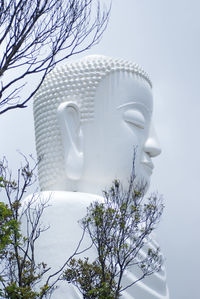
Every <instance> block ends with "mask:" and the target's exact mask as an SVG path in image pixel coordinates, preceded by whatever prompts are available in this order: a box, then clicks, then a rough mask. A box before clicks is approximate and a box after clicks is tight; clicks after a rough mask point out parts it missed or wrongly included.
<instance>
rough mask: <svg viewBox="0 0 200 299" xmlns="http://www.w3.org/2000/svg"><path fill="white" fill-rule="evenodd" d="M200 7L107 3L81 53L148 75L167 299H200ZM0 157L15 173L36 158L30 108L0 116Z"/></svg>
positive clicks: (182, 2)
mask: <svg viewBox="0 0 200 299" xmlns="http://www.w3.org/2000/svg"><path fill="white" fill-rule="evenodd" d="M199 12H200V2H199V0H190V1H189V0H165V1H164V0H113V8H112V15H111V20H110V23H109V26H108V28H107V31H106V32H105V34H104V37H103V40H102V41H101V42H100V44H99V45H97V46H96V47H95V48H93V49H91V50H90V51H88V52H87V54H103V55H109V56H114V57H119V58H125V59H129V60H132V61H134V62H136V63H138V64H140V65H141V66H143V68H144V69H145V70H146V71H147V72H148V73H149V74H150V77H151V79H152V82H153V92H154V100H155V102H154V103H155V108H154V122H155V125H156V129H157V133H158V136H159V139H160V143H161V146H162V150H163V152H162V155H160V157H158V158H157V159H156V160H155V171H154V174H153V177H152V185H151V190H152V191H153V190H158V191H159V192H160V193H162V194H163V195H164V198H165V205H166V208H165V213H164V217H163V220H162V222H161V225H160V229H159V239H160V243H161V246H162V250H163V252H164V254H165V257H166V265H167V273H168V285H169V290H170V294H171V299H199V298H200V297H199V296H200V295H199V294H200V275H199V267H200V262H199V260H200V236H199V221H200V216H199V214H200V212H199V211H200V202H199V200H200V199H199V193H200V192H199V168H200V142H199V127H200V121H199V112H200V99H199V94H200V74H199V72H200V41H199V40H200V17H199ZM0 128H1V147H0V155H1V156H2V155H3V154H6V155H7V157H8V159H9V160H10V163H11V166H12V167H17V161H18V154H17V153H16V150H21V151H22V152H23V153H25V154H29V153H33V154H34V153H35V145H34V130H33V117H32V107H31V105H30V107H29V108H28V109H25V110H23V111H18V112H17V111H13V112H8V113H7V114H5V115H3V116H1V118H0Z"/></svg>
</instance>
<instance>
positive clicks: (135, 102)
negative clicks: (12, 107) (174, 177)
mask: <svg viewBox="0 0 200 299" xmlns="http://www.w3.org/2000/svg"><path fill="white" fill-rule="evenodd" d="M152 109H153V98H152V91H151V81H150V79H149V77H148V76H147V74H146V73H145V72H144V71H143V70H142V69H141V68H139V67H138V66H137V65H135V64H133V63H131V62H128V61H124V60H119V59H113V58H109V57H104V56H95V55H94V56H88V57H85V58H83V59H80V60H78V61H72V62H69V63H68V64H66V65H63V66H61V67H57V68H55V69H54V70H53V71H52V72H51V73H50V74H49V75H48V76H47V78H46V80H45V81H44V83H43V85H42V86H41V88H40V89H39V91H38V93H37V95H36V97H35V99H34V119H35V135H36V149H37V154H38V156H39V157H41V161H40V163H39V169H38V171H39V180H40V187H41V190H65V191H80V192H88V193H100V192H101V191H102V190H104V189H105V188H106V187H107V186H110V184H111V183H112V181H113V180H114V179H115V178H117V179H120V180H121V181H122V182H124V183H126V182H127V181H128V179H129V176H130V173H131V169H132V162H133V153H134V149H136V158H135V172H136V175H137V177H138V178H139V179H142V180H144V181H145V182H146V183H149V179H150V176H151V174H152V170H153V162H152V158H154V157H156V156H157V155H158V154H160V151H161V150H160V147H159V145H158V142H157V138H156V135H155V131H154V128H153V123H152Z"/></svg>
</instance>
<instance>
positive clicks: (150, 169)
mask: <svg viewBox="0 0 200 299" xmlns="http://www.w3.org/2000/svg"><path fill="white" fill-rule="evenodd" d="M141 164H143V165H144V166H145V169H146V170H147V172H148V174H149V175H151V174H152V172H153V169H154V165H153V163H152V161H151V160H147V159H145V160H143V161H142V162H141Z"/></svg>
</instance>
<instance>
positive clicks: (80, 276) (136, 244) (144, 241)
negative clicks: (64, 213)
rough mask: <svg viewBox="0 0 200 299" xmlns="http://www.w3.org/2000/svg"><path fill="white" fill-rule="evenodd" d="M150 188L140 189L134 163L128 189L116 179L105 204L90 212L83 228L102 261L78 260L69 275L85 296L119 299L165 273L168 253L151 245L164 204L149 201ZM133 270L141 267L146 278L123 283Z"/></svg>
mask: <svg viewBox="0 0 200 299" xmlns="http://www.w3.org/2000/svg"><path fill="white" fill-rule="evenodd" d="M145 189H146V188H145V186H144V185H141V186H140V187H138V186H135V174H134V163H133V172H132V175H131V178H130V182H129V187H128V190H123V186H122V185H121V184H120V182H119V181H118V180H115V181H114V183H113V185H112V187H111V188H110V190H108V191H106V192H104V202H99V201H96V202H94V203H92V204H91V205H90V207H89V208H88V211H87V215H86V217H85V218H84V219H83V220H82V221H81V225H82V227H83V229H84V230H86V231H87V232H88V234H89V236H90V238H91V240H92V242H93V245H94V247H95V248H96V252H97V258H96V260H95V261H94V262H92V263H89V260H88V259H86V260H81V259H79V260H76V259H73V260H71V262H70V263H69V269H67V270H66V271H65V272H64V279H66V280H67V281H68V282H69V283H72V284H74V285H75V286H77V287H78V288H79V290H80V291H81V293H82V294H83V298H88V299H89V298H102V299H103V298H110V299H117V298H119V297H120V295H121V293H122V292H123V291H124V290H126V289H127V288H129V287H131V286H132V285H133V284H135V283H137V282H138V281H140V280H142V279H143V278H145V277H146V276H149V275H151V274H153V273H155V272H157V271H159V270H160V268H161V265H162V255H161V253H160V249H159V248H155V247H154V246H151V242H150V240H151V237H150V235H151V233H152V231H153V230H154V229H155V227H156V225H157V224H158V222H159V219H160V216H161V214H162V211H163V204H162V199H161V197H160V196H158V195H157V194H152V195H150V196H149V198H148V199H147V200H145V198H144V193H145ZM130 267H131V268H132V269H134V268H135V269H136V268H137V269H140V276H139V277H138V278H137V279H136V280H135V281H133V282H131V283H129V284H128V285H124V284H123V285H122V278H123V275H124V273H125V271H126V270H128V269H129V268H130ZM87 282H88V284H87ZM102 292H103V295H102V296H101V295H100V294H101V293H102Z"/></svg>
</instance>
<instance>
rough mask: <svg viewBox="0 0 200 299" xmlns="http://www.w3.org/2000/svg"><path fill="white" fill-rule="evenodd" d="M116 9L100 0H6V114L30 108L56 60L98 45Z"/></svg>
mask: <svg viewBox="0 0 200 299" xmlns="http://www.w3.org/2000/svg"><path fill="white" fill-rule="evenodd" d="M110 9H111V6H110V7H109V8H108V9H106V8H105V7H103V5H100V0H67V1H65V0H21V1H19V0H5V1H1V8H0V25H1V30H0V78H1V87H0V114H3V113H5V112H7V111H9V110H12V109H16V108H25V107H26V105H27V102H28V101H29V100H30V99H31V98H32V97H33V96H34V94H35V93H36V91H37V90H38V88H39V87H40V86H41V84H42V82H43V81H44V78H45V77H46V75H47V74H48V73H49V72H50V71H51V70H52V69H53V68H54V67H55V66H56V64H58V63H59V62H61V61H63V60H66V59H68V58H69V57H70V56H72V55H74V54H78V53H81V52H83V51H86V50H88V49H90V48H91V47H92V46H93V45H96V44H97V43H98V42H99V40H100V39H101V37H102V34H103V32H104V30H105V29H106V26H107V24H108V19H109V14H110ZM34 74H37V79H36V80H35V85H34V84H32V82H31V80H33V75H34ZM34 78H35V77H34ZM30 82H31V84H27V83H30Z"/></svg>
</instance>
